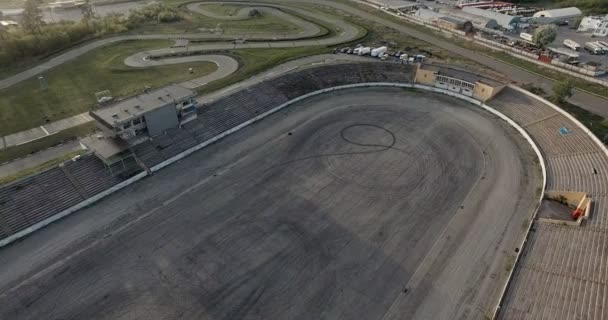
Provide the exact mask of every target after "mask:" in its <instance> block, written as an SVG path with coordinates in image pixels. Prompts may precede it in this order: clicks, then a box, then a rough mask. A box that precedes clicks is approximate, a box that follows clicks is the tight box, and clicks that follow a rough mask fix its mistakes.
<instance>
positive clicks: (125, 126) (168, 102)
mask: <svg viewBox="0 0 608 320" xmlns="http://www.w3.org/2000/svg"><path fill="white" fill-rule="evenodd" d="M195 95H196V93H195V92H194V91H192V90H190V89H186V88H184V87H182V86H179V85H175V84H174V85H169V86H166V87H162V88H160V89H156V90H146V91H144V92H143V93H141V94H138V95H136V96H134V97H131V98H128V99H125V100H122V101H119V102H117V103H114V104H112V105H109V106H106V107H102V108H99V109H96V110H93V111H91V112H89V114H90V115H91V117H93V119H95V120H96V121H95V122H96V123H97V127H99V129H101V130H102V132H103V133H104V135H105V136H107V137H112V138H114V137H116V138H119V139H121V140H123V141H126V142H127V143H128V144H129V145H133V144H137V143H138V142H141V141H144V140H146V139H147V138H149V137H154V136H156V135H159V134H161V133H163V132H164V131H166V130H169V129H172V128H176V127H178V126H180V125H182V124H184V123H186V122H188V121H191V120H194V119H196V106H197V104H196V101H195V100H194V97H195Z"/></svg>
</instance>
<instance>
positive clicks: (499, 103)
mask: <svg viewBox="0 0 608 320" xmlns="http://www.w3.org/2000/svg"><path fill="white" fill-rule="evenodd" d="M491 106H492V108H494V109H496V110H498V111H500V112H502V113H503V114H504V115H506V116H508V117H509V118H511V119H513V120H514V121H515V122H517V123H519V125H521V126H522V127H525V126H529V125H531V124H534V123H536V122H538V121H541V120H544V119H547V118H549V117H552V116H556V115H558V114H559V112H558V111H557V110H555V109H553V108H551V107H550V106H548V105H546V104H544V103H542V102H541V101H539V100H537V99H534V98H532V97H529V96H527V95H524V94H521V93H520V92H518V91H517V90H515V89H511V88H509V87H506V88H504V89H503V90H502V91H501V92H499V93H498V94H497V95H496V96H495V97H494V98H493V99H492V100H491Z"/></svg>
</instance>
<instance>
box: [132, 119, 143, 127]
mask: <svg viewBox="0 0 608 320" xmlns="http://www.w3.org/2000/svg"><path fill="white" fill-rule="evenodd" d="M140 123H141V118H136V119H133V125H134V126H136V125H138V124H140Z"/></svg>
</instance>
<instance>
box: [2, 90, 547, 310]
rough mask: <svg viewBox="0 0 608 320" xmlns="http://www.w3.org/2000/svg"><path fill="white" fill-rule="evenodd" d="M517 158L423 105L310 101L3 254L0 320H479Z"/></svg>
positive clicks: (399, 98) (453, 116) (504, 142)
mask: <svg viewBox="0 0 608 320" xmlns="http://www.w3.org/2000/svg"><path fill="white" fill-rule="evenodd" d="M531 154H532V151H530V150H529V148H528V147H527V146H526V145H525V143H524V142H522V141H521V138H520V137H519V136H518V135H517V134H516V133H515V132H514V130H512V129H510V128H508V127H506V124H504V123H502V122H500V121H498V120H496V119H494V118H492V117H491V116H489V115H488V114H487V113H484V112H482V111H480V110H477V109H474V107H472V106H468V105H463V104H462V103H460V102H455V101H450V100H446V99H444V98H441V97H437V96H429V95H427V94H422V93H411V92H406V91H404V90H398V89H356V90H348V91H339V92H337V93H332V94H327V95H323V96H319V97H316V98H312V99H308V100H306V101H303V102H300V103H298V104H297V105H294V106H292V107H290V108H289V109H287V110H286V111H283V112H281V113H279V114H275V115H274V116H272V117H270V118H268V119H265V120H263V121H262V122H260V123H258V124H256V125H253V126H251V127H248V128H246V129H244V130H242V131H240V132H238V133H236V134H234V135H232V136H230V137H229V138H227V139H224V140H222V141H221V142H219V143H217V144H215V145H212V146H210V147H209V148H206V149H204V150H202V151H201V152H197V153H196V154H194V155H192V156H190V157H188V158H187V159H184V160H183V161H181V162H179V163H177V164H175V165H172V166H170V167H169V168H167V169H166V170H163V171H161V172H159V173H158V174H156V175H154V176H152V177H151V178H148V179H145V180H144V181H142V182H141V183H138V184H135V185H133V186H130V187H128V188H126V189H124V190H122V191H121V192H119V193H118V194H114V195H112V196H110V197H108V198H106V199H105V200H103V201H101V202H100V203H98V204H97V205H95V206H93V207H91V208H88V209H85V210H82V211H81V212H79V213H78V214H74V215H72V216H70V217H68V218H66V219H64V220H62V221H61V223H57V224H54V225H52V226H49V227H47V228H45V229H44V230H41V231H40V232H38V233H35V234H33V235H32V236H31V237H28V238H26V239H24V240H23V241H21V242H18V243H15V244H14V245H12V246H10V247H8V248H3V249H1V250H0V260H1V261H3V268H1V269H0V305H2V308H0V319H24V320H25V319H180V318H183V319H230V320H233V319H323V318H326V319H397V318H400V319H411V318H418V319H453V318H456V317H455V316H460V317H462V318H467V319H469V318H483V316H484V313H486V312H488V310H491V308H492V307H493V303H495V301H494V299H497V298H498V296H497V291H498V289H499V288H500V287H501V286H502V285H503V284H504V281H506V278H505V277H504V276H505V275H506V272H505V270H504V262H505V259H507V258H506V256H505V252H507V253H508V252H509V251H511V250H512V249H513V246H514V244H515V243H516V239H517V236H518V235H519V234H520V231H523V230H521V225H522V222H523V221H524V220H525V219H526V218H528V217H529V216H530V214H531V209H532V208H533V205H534V196H533V194H534V189H535V188H536V187H537V184H538V179H537V176H536V175H537V171H536V170H535V167H534V166H531V165H529V163H531V162H532V161H531ZM522 159H523V160H522ZM528 161H529V162H528ZM41 244H42V245H41ZM405 289H407V290H405Z"/></svg>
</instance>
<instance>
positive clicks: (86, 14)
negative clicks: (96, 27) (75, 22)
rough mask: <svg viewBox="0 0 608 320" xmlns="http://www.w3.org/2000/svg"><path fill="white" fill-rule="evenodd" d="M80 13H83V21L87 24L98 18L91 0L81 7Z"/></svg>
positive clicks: (87, 0) (86, 0)
mask: <svg viewBox="0 0 608 320" xmlns="http://www.w3.org/2000/svg"><path fill="white" fill-rule="evenodd" d="M80 13H82V20H84V21H85V22H86V23H87V24H88V23H89V21H91V20H95V19H96V18H97V16H95V11H93V5H92V4H91V1H90V0H85V1H84V4H83V5H81V6H80Z"/></svg>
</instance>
